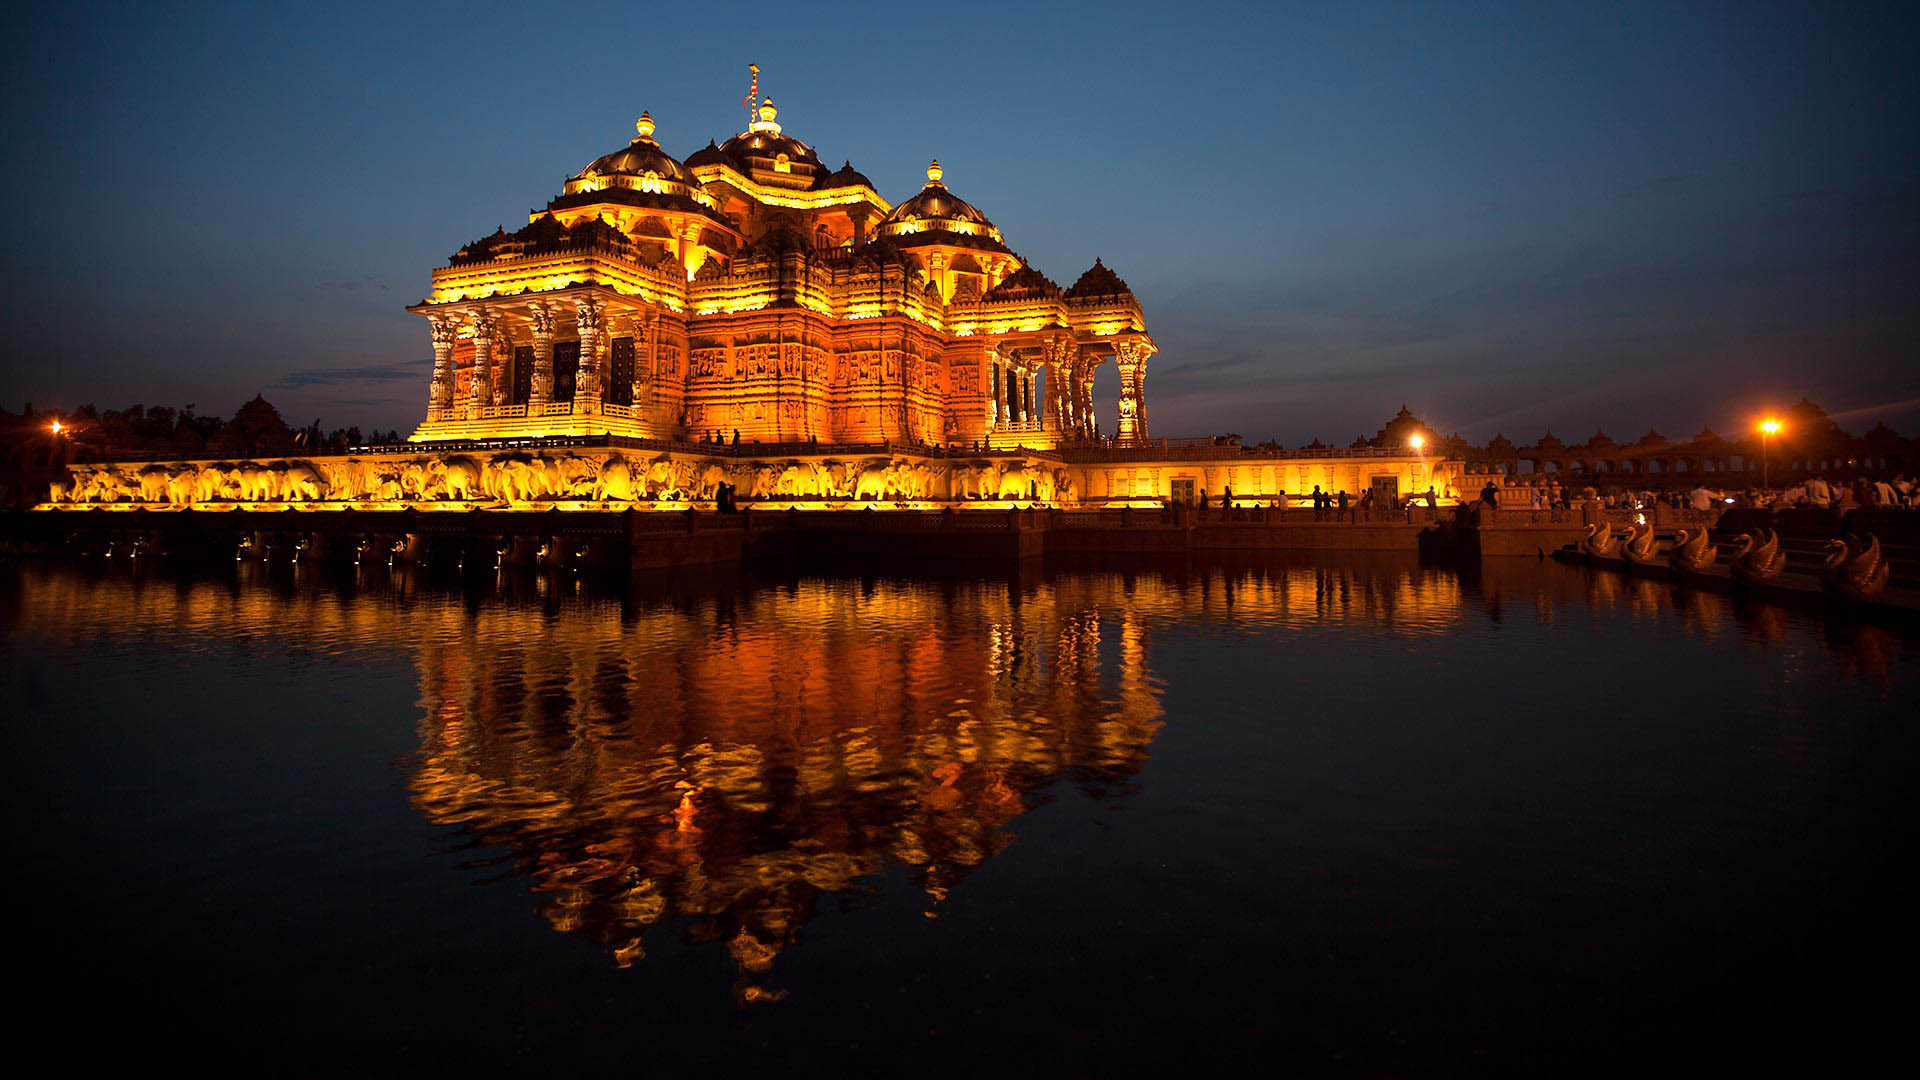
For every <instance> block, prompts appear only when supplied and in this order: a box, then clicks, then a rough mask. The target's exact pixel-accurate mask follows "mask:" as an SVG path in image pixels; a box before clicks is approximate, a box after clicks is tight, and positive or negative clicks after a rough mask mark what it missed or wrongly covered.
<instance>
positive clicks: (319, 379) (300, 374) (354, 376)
mask: <svg viewBox="0 0 1920 1080" xmlns="http://www.w3.org/2000/svg"><path fill="white" fill-rule="evenodd" d="M432 366H433V361H432V360H430V359H421V360H402V361H400V362H398V363H394V364H372V365H369V366H366V367H347V368H303V369H301V370H299V371H289V372H287V373H286V374H285V375H282V376H281V377H280V379H279V381H277V382H274V383H270V384H268V387H267V388H268V389H270V390H297V389H302V388H304V387H309V386H335V385H338V384H341V383H381V382H412V381H414V380H417V379H419V378H420V369H422V368H428V367H432Z"/></svg>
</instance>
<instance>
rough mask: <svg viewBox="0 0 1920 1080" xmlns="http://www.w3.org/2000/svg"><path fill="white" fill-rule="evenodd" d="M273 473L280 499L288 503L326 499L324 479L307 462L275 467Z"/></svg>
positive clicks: (325, 482)
mask: <svg viewBox="0 0 1920 1080" xmlns="http://www.w3.org/2000/svg"><path fill="white" fill-rule="evenodd" d="M273 473H274V480H275V482H276V483H277V484H278V486H279V488H280V497H281V498H283V499H286V500H287V501H288V502H318V501H320V500H322V499H325V498H326V497H327V481H326V478H325V477H323V476H321V475H320V472H319V470H317V469H315V468H314V467H313V466H312V465H311V464H310V463H308V462H305V461H295V462H290V463H288V464H285V465H276V466H274V469H273Z"/></svg>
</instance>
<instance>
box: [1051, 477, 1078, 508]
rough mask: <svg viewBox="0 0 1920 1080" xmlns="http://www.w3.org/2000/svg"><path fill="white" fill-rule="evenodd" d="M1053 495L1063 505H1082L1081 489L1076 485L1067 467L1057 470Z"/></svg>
mask: <svg viewBox="0 0 1920 1080" xmlns="http://www.w3.org/2000/svg"><path fill="white" fill-rule="evenodd" d="M1053 497H1054V498H1055V499H1056V500H1057V501H1058V502H1059V503H1060V505H1062V506H1079V505H1080V491H1079V489H1078V488H1077V487H1076V486H1075V485H1074V482H1073V474H1072V473H1070V472H1068V471H1067V470H1065V469H1058V470H1055V472H1054V474H1053Z"/></svg>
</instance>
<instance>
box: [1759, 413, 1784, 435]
mask: <svg viewBox="0 0 1920 1080" xmlns="http://www.w3.org/2000/svg"><path fill="white" fill-rule="evenodd" d="M1760 430H1761V431H1764V432H1766V433H1767V434H1769V435H1778V434H1780V421H1778V420H1775V419H1774V418H1773V417H1771V416H1769V417H1767V418H1766V419H1765V420H1762V421H1760Z"/></svg>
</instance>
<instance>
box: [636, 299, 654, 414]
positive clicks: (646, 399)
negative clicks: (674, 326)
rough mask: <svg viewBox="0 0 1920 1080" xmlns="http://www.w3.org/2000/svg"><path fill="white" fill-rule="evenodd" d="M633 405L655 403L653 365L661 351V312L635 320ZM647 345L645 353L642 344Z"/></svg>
mask: <svg viewBox="0 0 1920 1080" xmlns="http://www.w3.org/2000/svg"><path fill="white" fill-rule="evenodd" d="M633 329H634V338H635V340H634V343H633V345H634V348H633V407H634V408H636V409H638V408H640V407H641V406H642V405H650V404H652V403H653V365H654V362H655V361H656V360H657V359H658V358H659V353H660V313H659V312H657V311H651V312H648V313H646V314H645V315H642V316H641V317H640V318H638V319H636V320H634V327H633ZM642 345H644V346H645V347H646V351H645V353H644V354H643V353H642V351H641V346H642Z"/></svg>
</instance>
